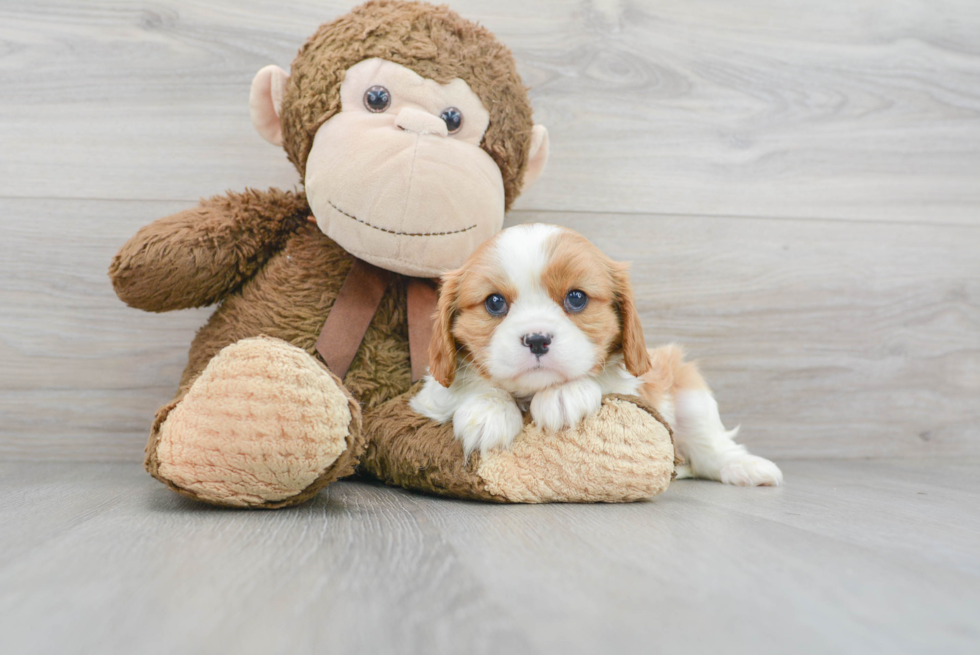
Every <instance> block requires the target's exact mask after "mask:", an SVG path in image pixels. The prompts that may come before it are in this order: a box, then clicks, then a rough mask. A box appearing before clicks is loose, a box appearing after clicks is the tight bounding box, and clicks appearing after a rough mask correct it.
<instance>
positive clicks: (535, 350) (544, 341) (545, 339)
mask: <svg viewBox="0 0 980 655" xmlns="http://www.w3.org/2000/svg"><path fill="white" fill-rule="evenodd" d="M521 343H523V344H524V345H525V346H527V347H528V348H530V349H531V354H532V355H537V356H538V357H540V356H541V355H543V354H545V353H546V352H548V346H550V345H551V337H550V336H548V335H547V334H525V335H524V336H523V337H521Z"/></svg>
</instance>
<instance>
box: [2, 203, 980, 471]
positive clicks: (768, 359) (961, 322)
mask: <svg viewBox="0 0 980 655" xmlns="http://www.w3.org/2000/svg"><path fill="white" fill-rule="evenodd" d="M184 206H185V204H182V203H174V202H147V201H68V200H47V201H33V200H0V225H2V226H3V228H4V230H3V231H4V234H5V235H6V240H5V241H4V243H3V245H2V246H0V248H2V250H3V257H2V259H0V279H4V280H6V283H5V285H4V287H3V288H2V289H0V306H2V307H4V311H3V312H2V313H0V334H2V335H3V338H2V340H0V371H2V375H0V389H2V391H3V393H2V395H0V426H2V427H0V430H2V432H0V434H2V435H3V438H2V439H0V455H2V456H6V457H17V458H45V459H49V458H77V459H87V460H103V459H122V460H127V461H137V460H138V459H139V457H140V452H141V450H142V447H143V442H144V437H145V434H146V431H147V429H148V426H149V424H150V422H151V420H152V416H153V412H154V411H155V410H156V408H157V407H158V406H159V405H162V404H163V403H165V402H166V401H168V400H169V399H170V397H171V395H172V393H173V390H174V388H175V386H176V383H177V380H178V378H179V375H180V371H181V369H182V368H183V366H184V364H185V363H186V353H187V348H188V346H189V343H190V340H191V338H192V336H193V333H194V331H195V330H196V329H197V328H198V327H199V326H200V325H201V324H202V323H203V322H204V320H205V319H206V316H207V314H208V312H209V311H210V310H208V309H202V310H193V311H183V312H174V313H170V314H160V315H153V314H147V313H143V312H139V311H136V310H132V309H129V308H127V307H125V306H124V305H123V304H122V303H121V302H120V301H119V300H118V299H117V298H116V297H115V295H114V294H113V292H112V289H111V287H110V284H109V281H108V278H107V276H106V273H105V271H106V268H107V266H108V263H109V261H110V260H111V258H112V256H113V254H114V253H115V251H116V250H117V249H118V247H119V246H120V245H121V244H122V242H123V241H124V240H125V238H127V237H128V235H130V234H132V233H133V232H135V230H136V229H137V228H138V227H139V226H141V225H142V224H144V223H146V222H149V221H150V220H152V219H153V218H154V217H157V216H162V215H164V214H166V213H169V212H172V211H176V210H177V209H180V208H182V207H184ZM510 220H511V222H518V221H525V222H529V221H544V222H560V223H563V224H565V225H568V226H569V227H572V228H574V229H576V230H579V231H581V232H582V233H584V234H586V235H588V236H589V237H590V238H592V239H594V240H595V242H596V243H597V244H598V245H599V247H601V248H602V249H603V250H605V251H606V252H607V253H609V254H610V255H611V256H612V257H614V258H616V259H621V260H627V261H632V262H633V272H632V276H633V280H634V285H635V287H636V295H637V298H638V306H639V309H640V311H641V314H642V317H643V321H644V325H645V327H646V335H647V340H648V342H649V343H650V344H651V345H655V344H659V343H665V342H668V341H677V342H680V343H682V344H685V345H686V346H687V348H688V350H689V352H690V354H691V355H692V356H693V357H694V358H697V359H700V360H701V362H702V366H703V368H704V371H705V373H706V375H707V378H708V380H709V382H710V383H711V384H712V386H713V388H714V390H715V392H716V395H717V397H718V399H719V402H720V404H721V408H722V411H723V415H724V417H725V418H726V420H727V422H728V423H729V424H731V425H737V424H742V426H743V432H742V440H743V441H744V442H745V443H747V444H748V445H750V446H751V447H752V448H753V449H755V450H756V451H758V452H759V453H760V454H764V455H767V456H771V457H775V458H777V459H778V458H784V457H827V456H838V457H866V456H924V455H951V456H960V455H980V438H978V436H980V435H978V425H980V405H978V404H977V403H976V402H975V399H976V398H977V397H978V395H980V258H978V257H977V253H978V252H980V229H978V228H974V227H955V226H944V227H937V226H920V225H883V224H879V223H874V222H868V223H856V222H850V223H842V222H835V221H812V220H784V221H773V220H769V219H739V220H737V221H732V220H728V219H725V218H714V217H712V218H708V217H690V216H687V217H663V216H652V215H651V216H642V215H621V214H620V215H617V214H586V213H576V214H564V213H536V212H515V213H514V214H513V215H512V216H511V219H510ZM51 225H59V226H60V228H59V234H58V238H57V239H55V240H51V239H49V238H48V234H49V233H50V226H51Z"/></svg>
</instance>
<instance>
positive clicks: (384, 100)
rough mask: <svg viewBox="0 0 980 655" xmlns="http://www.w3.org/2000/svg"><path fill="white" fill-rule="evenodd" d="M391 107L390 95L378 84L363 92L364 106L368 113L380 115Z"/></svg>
mask: <svg viewBox="0 0 980 655" xmlns="http://www.w3.org/2000/svg"><path fill="white" fill-rule="evenodd" d="M390 105H391V94H390V93H388V89H386V88H384V87H383V86H381V85H380V84H375V85H374V86H372V87H371V88H370V89H368V90H367V91H365V92H364V106H365V107H367V109H368V111H372V112H374V113H375V114H380V113H381V112H383V111H384V110H385V109H387V108H388V107H389V106H390Z"/></svg>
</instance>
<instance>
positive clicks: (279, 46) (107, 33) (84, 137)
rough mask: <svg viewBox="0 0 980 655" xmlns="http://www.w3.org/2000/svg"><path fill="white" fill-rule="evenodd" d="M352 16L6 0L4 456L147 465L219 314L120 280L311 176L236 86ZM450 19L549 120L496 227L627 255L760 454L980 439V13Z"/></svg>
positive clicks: (227, 5)
mask: <svg viewBox="0 0 980 655" xmlns="http://www.w3.org/2000/svg"><path fill="white" fill-rule="evenodd" d="M353 4H354V3H353V2H349V1H346V0H345V1H343V2H339V1H328V2H319V1H318V2H313V1H307V2H296V3H290V7H289V10H288V11H284V10H283V9H282V8H281V6H279V5H276V4H275V3H260V2H254V1H247V2H230V1H223V2H213V3H207V4H201V3H190V2H178V1H175V0H165V1H163V2H156V3H139V2H136V3H134V2H128V1H123V0H90V1H86V2H52V1H42V2H13V1H11V2H5V3H3V4H2V5H0V88H3V90H4V92H3V93H2V94H0V280H2V283H0V457H7V458H28V459H30V458H43V459H57V458H69V459H87V460H125V461H138V460H139V457H140V452H141V450H142V447H143V441H144V435H145V433H146V430H147V428H148V425H149V422H150V418H151V416H152V414H153V411H154V410H155V408H156V407H157V406H159V405H160V404H162V403H163V402H165V401H166V400H167V399H169V397H170V395H171V393H172V390H173V388H174V386H175V384H176V381H177V379H178V377H179V373H180V370H181V369H182V367H183V365H184V363H185V361H186V352H187V347H188V345H189V342H190V339H191V338H192V335H193V333H194V331H195V330H196V329H197V328H198V327H199V326H200V325H201V324H202V323H203V322H204V320H205V318H206V317H207V315H208V313H209V311H210V310H207V309H203V310H194V311H186V312H178V313H174V314H168V315H160V316H153V315H148V314H143V313H140V312H136V311H133V310H130V309H127V308H126V307H124V306H123V305H122V304H121V303H120V302H119V301H118V300H116V299H115V297H114V296H113V294H112V291H111V289H110V287H109V284H108V280H107V278H106V275H105V271H106V267H107V266H108V263H109V261H110V259H111V257H112V255H113V254H114V253H115V251H116V250H117V249H118V247H119V246H120V245H121V244H122V243H123V242H124V241H125V240H126V239H127V238H129V237H130V236H131V235H132V234H133V233H134V232H135V231H136V229H138V228H139V227H140V226H142V225H143V224H145V223H148V222H150V221H151V220H153V219H155V218H157V217H160V216H163V215H165V214H168V213H171V212H174V211H177V210H179V209H183V208H186V207H189V206H191V204H192V203H194V202H195V201H196V200H197V198H199V197H200V196H207V195H212V194H214V193H220V192H222V191H224V190H225V189H242V188H244V187H246V186H255V187H259V188H265V187H268V186H280V187H285V188H291V187H293V186H294V185H296V184H297V182H298V179H297V176H296V173H295V171H294V170H293V169H292V168H291V166H290V165H289V164H288V163H287V162H286V160H285V156H284V155H283V153H282V152H280V151H279V150H277V149H275V148H272V147H271V146H268V145H267V144H265V143H264V142H263V141H262V140H261V139H260V138H259V137H258V136H257V135H256V134H255V133H254V130H253V129H252V127H251V124H250V121H249V117H248V108H247V95H248V87H249V82H250V80H251V77H252V75H253V74H254V72H255V71H256V70H258V69H259V68H260V67H261V66H263V65H265V64H267V63H270V62H272V63H278V64H280V65H283V66H287V65H288V63H289V61H290V60H291V58H292V57H293V55H294V53H295V51H296V49H297V47H298V46H299V44H300V43H302V41H303V40H304V39H305V38H306V36H308V35H309V34H310V33H311V32H312V31H313V30H314V29H315V27H316V26H317V25H318V24H319V23H320V22H322V21H324V20H326V19H328V18H330V17H333V16H336V15H339V14H340V13H342V12H343V11H346V9H348V8H349V7H350V6H352V5H353ZM452 4H453V6H454V7H455V8H456V9H457V10H459V11H460V12H461V13H463V14H464V15H466V16H469V17H471V18H474V19H477V20H479V21H480V22H482V23H483V24H485V25H487V26H488V27H489V28H490V29H492V30H494V31H495V32H496V33H497V34H498V35H499V36H500V38H501V39H503V40H504V41H505V42H506V43H508V44H509V45H510V46H511V47H512V48H513V49H514V51H515V53H516V55H517V58H518V60H519V62H520V67H521V71H522V74H523V75H524V77H525V81H526V82H527V83H528V84H530V85H531V86H532V87H533V89H532V97H533V102H534V104H535V107H536V116H537V118H538V120H539V121H540V122H542V123H545V124H547V125H548V126H549V128H550V130H551V136H552V158H551V163H550V164H549V168H548V170H547V171H546V173H545V175H544V177H543V178H542V180H541V181H540V182H539V183H538V184H537V185H536V186H535V187H534V188H532V189H531V190H530V191H529V192H528V193H527V195H526V196H525V197H524V198H522V199H521V200H520V201H519V203H518V208H519V209H518V210H517V211H515V212H514V213H513V214H512V216H511V217H510V219H509V220H510V222H511V223H514V222H527V221H532V220H541V221H547V222H555V223H561V224H566V225H569V226H571V227H573V228H575V229H578V230H579V231H581V232H583V233H584V234H585V235H586V236H588V237H590V238H593V239H595V240H596V241H597V243H599V245H600V246H601V247H602V248H603V249H605V250H606V251H608V252H609V253H610V254H611V255H613V256H614V257H617V258H619V259H628V260H632V261H633V262H634V282H635V284H636V286H637V289H638V295H639V301H640V306H641V308H642V310H643V318H644V321H645V325H646V328H647V337H648V340H649V341H650V342H651V344H656V343H661V342H665V341H670V340H676V341H679V342H682V343H685V344H687V345H688V348H689V350H690V352H691V354H692V355H693V356H694V357H696V358H699V359H701V360H702V364H703V367H704V369H705V371H706V373H707V375H708V378H709V381H710V382H711V383H712V385H713V386H714V388H715V390H716V392H717V395H718V398H719V401H720V403H721V406H722V410H723V412H724V414H725V417H726V419H727V420H728V422H729V423H731V424H733V425H734V424H738V423H741V424H742V425H743V428H744V429H743V433H742V434H743V439H744V441H745V442H746V443H748V444H749V445H750V446H751V447H752V448H754V449H755V450H757V451H758V452H760V453H761V454H764V455H768V456H770V457H774V458H777V459H779V458H785V457H824V456H836V457H866V456H904V457H919V456H924V455H936V456H939V455H948V456H964V455H976V454H978V453H980V404H978V403H977V401H976V398H977V397H978V396H980V325H978V323H980V310H978V305H980V300H978V299H980V288H978V280H980V263H978V262H980V257H978V253H980V114H978V110H980V42H978V41H977V40H976V39H975V38H974V37H975V35H976V33H977V31H978V29H980V5H977V4H976V3H972V2H967V1H966V0H940V1H938V2H925V1H924V0H921V1H920V0H910V1H908V2H903V3H892V2H885V1H884V0H857V1H856V2H855V1H848V2H845V1H844V0H831V1H830V2H829V4H828V3H823V4H820V5H814V4H812V3H808V2H804V1H803V0H799V1H793V2H775V1H774V0H748V1H746V2H741V3H738V4H737V6H736V5H731V3H724V2H720V1H712V0H706V1H705V2H696V3H691V2H674V1H672V0H670V1H667V0H665V1H658V2H639V1H633V2H630V1H618V0H603V1H598V0H597V1H594V2H581V3H567V2H560V1H559V0H542V1H541V2H535V3H519V2H516V1H515V0H501V1H500V2H497V3H485V2H477V1H476V0H460V1H458V2H453V3H452Z"/></svg>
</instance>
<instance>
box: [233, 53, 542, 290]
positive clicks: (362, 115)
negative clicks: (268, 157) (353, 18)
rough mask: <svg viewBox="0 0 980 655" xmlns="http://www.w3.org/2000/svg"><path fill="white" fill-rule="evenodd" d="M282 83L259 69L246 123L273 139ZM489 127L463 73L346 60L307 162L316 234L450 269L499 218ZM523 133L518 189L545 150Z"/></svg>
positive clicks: (280, 75)
mask: <svg viewBox="0 0 980 655" xmlns="http://www.w3.org/2000/svg"><path fill="white" fill-rule="evenodd" d="M270 69H271V70H270ZM263 76H264V77H263ZM286 79H287V78H286V73H285V71H282V70H281V69H274V67H269V68H267V69H263V71H262V72H260V73H259V76H258V77H257V78H256V82H255V83H254V84H253V93H252V114H253V119H254V120H255V123H256V127H257V128H258V129H259V132H260V134H262V135H263V136H265V137H266V138H267V139H268V140H270V141H272V142H274V143H275V142H276V141H277V140H279V141H281V132H280V127H279V121H278V114H279V112H280V106H279V103H280V102H281V100H278V98H281V97H282V96H281V93H282V91H280V90H279V89H277V86H278V87H280V88H282V86H283V85H284V84H285V83H286ZM256 86H258V91H259V93H258V100H257V94H256ZM277 96H278V98H277ZM270 105H271V106H270ZM257 107H258V111H257ZM270 110H271V111H270ZM272 112H274V114H275V115H274V116H272V115H270V114H271V113H272ZM489 124H490V113H489V112H488V111H487V109H486V108H485V107H484V105H483V102H481V100H480V98H479V97H478V96H477V95H476V93H474V92H473V90H471V89H470V87H469V85H467V83H466V82H465V81H463V80H462V79H459V78H456V79H453V80H451V81H450V82H448V83H444V84H440V83H438V82H435V81H433V80H430V79H426V78H424V77H422V76H420V75H419V74H418V73H416V72H414V71H412V70H410V69H409V68H406V67H404V66H401V65H399V64H396V63H394V62H391V61H386V60H384V59H378V58H371V59H366V60H364V61H361V62H359V63H357V64H355V65H353V66H351V67H350V68H348V69H347V71H346V73H345V75H344V77H343V82H342V83H341V85H340V110H339V111H338V112H337V113H335V114H334V115H333V116H332V117H331V118H330V119H329V120H327V121H326V122H325V123H323V124H322V125H321V126H320V127H319V129H318V130H317V131H316V135H315V137H314V139H313V143H312V147H311V148H310V151H309V155H308V157H307V160H306V175H305V185H306V195H307V200H308V201H309V204H310V208H311V210H312V212H313V215H314V217H315V218H316V222H317V224H318V225H319V227H320V229H321V230H322V231H323V232H324V233H325V234H326V235H327V236H329V237H330V238H331V239H333V240H334V241H336V242H337V243H338V244H340V245H341V246H343V247H344V248H345V249H346V250H347V251H348V252H350V253H351V254H353V255H355V256H356V257H359V258H361V259H364V260H365V261H368V262H370V263H372V264H375V265H377V266H380V267H382V268H386V269H388V270H392V271H396V272H399V273H403V274H406V275H414V276H425V277H433V276H437V275H439V274H441V273H442V272H444V271H446V270H448V269H451V268H455V267H458V266H459V265H460V264H461V263H462V262H463V261H464V260H465V259H466V257H467V256H468V255H469V254H470V253H471V252H473V251H474V250H475V249H476V247H477V246H478V245H479V244H481V243H482V242H484V241H486V240H487V239H489V238H490V237H491V236H493V235H494V234H496V233H497V232H498V231H500V229H501V227H502V224H503V220H504V211H505V191H504V181H503V178H502V175H501V170H500V168H499V167H498V165H497V163H496V162H495V161H494V160H493V158H491V157H490V155H489V154H487V152H486V151H485V150H484V149H483V148H482V147H481V142H482V140H483V137H484V133H485V132H486V130H487V128H488V126H489ZM529 138H530V140H531V146H530V148H529V150H530V152H529V162H528V172H527V173H526V174H525V175H524V180H523V181H524V183H525V184H526V183H528V182H530V181H532V180H533V178H534V177H536V176H537V174H538V173H540V171H541V169H542V168H543V166H544V159H545V158H546V157H547V132H546V131H545V130H544V128H542V127H539V126H535V128H534V130H533V134H532V135H529Z"/></svg>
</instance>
